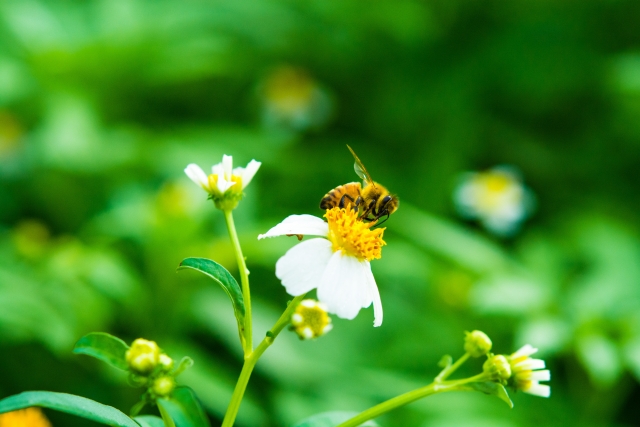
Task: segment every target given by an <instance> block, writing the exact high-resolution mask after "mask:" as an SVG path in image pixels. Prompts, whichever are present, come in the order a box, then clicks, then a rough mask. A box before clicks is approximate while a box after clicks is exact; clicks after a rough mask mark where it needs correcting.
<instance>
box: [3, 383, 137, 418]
mask: <svg viewBox="0 0 640 427" xmlns="http://www.w3.org/2000/svg"><path fill="white" fill-rule="evenodd" d="M30 406H41V407H43V408H49V409H54V410H56V411H61V412H66V413H68V414H72V415H76V416H78V417H81V418H86V419H88V420H91V421H95V422H98V423H100V424H106V425H110V426H118V427H138V425H137V424H136V423H135V422H134V421H133V420H132V419H131V418H129V417H127V416H126V415H125V414H123V413H122V412H120V411H119V410H117V409H116V408H113V407H111V406H107V405H103V404H102V403H98V402H95V401H93V400H91V399H87V398H85V397H81V396H74V395H72V394H66V393H54V392H51V391H27V392H24V393H20V394H17V395H15V396H11V397H7V398H6V399H2V400H0V413H4V412H9V411H15V410H16V409H24V408H28V407H30Z"/></svg>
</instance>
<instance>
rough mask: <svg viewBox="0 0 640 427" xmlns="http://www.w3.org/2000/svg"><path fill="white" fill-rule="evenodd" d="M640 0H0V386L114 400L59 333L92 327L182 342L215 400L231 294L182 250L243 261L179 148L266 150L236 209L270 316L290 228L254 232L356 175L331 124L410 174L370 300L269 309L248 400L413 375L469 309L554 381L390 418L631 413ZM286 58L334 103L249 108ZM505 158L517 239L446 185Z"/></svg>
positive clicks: (524, 420) (377, 390)
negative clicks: (279, 234)
mask: <svg viewBox="0 0 640 427" xmlns="http://www.w3.org/2000/svg"><path fill="white" fill-rule="evenodd" d="M639 7H640V6H639V5H638V2H635V1H630V0H620V1H607V0H588V1H582V2H575V1H569V0H557V1H553V2H536V1H522V2H496V1H493V2H474V1H469V0H450V1H417V0H399V1H398V0H379V1H376V2H365V1H360V0H356V1H349V2H344V1H342V2H341V1H315V2H314V1H310V2H309V1H308V2H292V1H290V0H220V1H204V2H189V3H188V4H185V3H183V2H176V1H171V0H161V1H154V0H128V1H100V0H98V1H92V2H69V1H60V0H48V1H44V0H30V1H18V2H0V22H2V25H0V205H1V207H0V350H1V351H2V354H3V359H2V364H0V378H2V381H0V397H5V396H9V395H13V394H16V393H20V392H22V391H24V390H28V389H33V388H36V387H37V388H41V389H48V390H59V391H69V392H71V391H73V392H77V391H78V390H82V391H86V395H91V396H100V399H99V400H100V401H103V402H108V403H109V404H110V405H113V406H115V407H117V408H120V409H123V408H126V409H128V408H130V407H131V406H132V405H133V403H134V402H135V401H136V400H137V399H138V397H139V396H138V394H136V393H138V391H139V390H134V389H130V388H128V387H127V386H126V380H125V379H124V378H121V377H118V375H120V374H121V373H120V372H117V371H116V370H113V369H104V370H98V371H97V372H95V371H94V370H93V368H92V369H83V368H82V366H83V363H84V362H85V360H83V358H78V357H69V349H70V348H72V347H73V345H74V343H75V342H76V341H77V340H78V338H79V337H81V336H84V335H86V334H87V333H88V332H90V331H95V330H103V331H111V332H113V333H117V334H118V335H119V336H122V337H123V338H125V339H126V340H129V339H133V338H136V337H146V338H148V339H154V340H156V341H157V342H159V343H163V348H164V345H165V344H164V343H166V349H171V354H189V355H191V356H192V357H194V360H196V365H195V366H194V367H193V368H192V369H191V370H189V371H187V372H185V373H183V376H181V377H180V379H181V381H182V380H183V379H184V381H183V383H184V384H186V385H189V386H190V387H192V388H193V389H194V390H195V391H196V393H197V394H198V396H199V397H200V399H201V400H202V402H203V406H204V408H205V410H206V411H207V414H208V415H209V416H210V417H211V419H212V421H213V423H214V424H216V423H217V424H219V423H220V421H221V419H222V416H223V413H224V409H225V407H226V405H227V404H228V401H229V398H230V395H231V393H232V391H233V386H234V383H235V379H236V378H237V374H238V373H239V371H240V364H239V360H240V358H241V355H240V354H239V348H238V345H237V333H236V332H235V328H236V327H237V324H238V321H237V320H236V319H234V310H232V307H230V306H229V303H228V299H227V296H225V295H223V294H222V293H221V292H219V290H218V289H215V288H214V289H210V287H211V285H212V283H211V282H210V281H208V280H205V279H203V278H200V277H198V276H197V275H195V274H194V275H191V274H184V275H183V274H180V275H176V274H173V271H174V267H175V266H176V265H177V264H178V262H179V261H180V260H182V259H185V258H187V257H191V256H197V257H206V258H212V259H215V260H216V262H217V263H218V264H219V265H221V266H223V267H224V268H225V269H227V270H228V271H229V272H230V273H231V274H232V275H234V276H235V277H239V275H238V274H237V269H236V266H235V265H236V263H235V259H234V257H233V252H232V248H231V245H230V244H229V240H228V236H227V233H226V231H225V229H224V226H223V219H222V217H221V215H220V213H219V212H216V211H215V209H214V208H213V206H212V202H211V201H208V200H207V199H206V194H205V193H204V192H203V191H202V189H201V188H198V187H197V186H195V185H194V184H193V183H192V182H190V181H189V180H188V178H186V177H185V176H184V173H183V169H184V168H185V167H186V165H187V164H189V163H191V162H195V163H197V164H199V165H200V166H201V167H202V168H204V169H205V170H209V169H210V167H211V165H212V164H214V163H216V162H218V161H220V158H221V155H222V154H232V155H233V156H234V161H236V160H237V162H238V163H237V164H246V163H247V162H248V161H249V160H251V159H252V158H255V159H256V160H259V161H262V162H263V165H262V167H261V170H260V171H259V172H258V174H257V175H256V177H255V178H254V180H253V181H252V183H251V186H250V187H248V188H247V189H246V190H245V193H246V195H245V197H244V198H243V200H242V202H241V203H240V205H239V207H238V209H237V210H236V211H235V212H234V215H235V218H236V225H237V229H238V231H239V233H240V241H241V243H242V246H243V250H244V252H245V255H246V257H247V265H248V268H249V270H250V271H251V275H250V277H251V281H252V284H253V287H252V291H253V293H252V297H253V298H252V299H253V311H254V315H255V324H254V330H255V333H256V335H255V336H256V337H260V339H261V338H262V337H263V336H264V331H265V330H266V329H267V328H268V327H270V326H271V325H272V324H273V322H274V321H275V319H277V318H278V316H279V314H280V313H281V309H280V308H281V307H282V306H283V304H284V301H286V299H287V298H289V297H288V296H287V295H286V293H285V292H284V290H283V289H282V286H281V285H280V284H279V282H278V280H277V278H276V277H275V276H274V265H275V262H276V261H277V259H278V258H279V257H280V256H281V255H282V254H283V253H284V252H285V251H286V250H287V249H288V248H290V247H291V246H292V245H293V244H294V243H295V242H294V240H295V238H291V239H285V238H282V239H270V240H268V241H266V240H265V241H257V239H256V237H257V235H258V234H260V233H264V232H265V231H266V230H268V229H269V228H270V227H272V226H273V225H274V224H276V223H278V222H280V221H281V220H282V219H283V218H284V217H286V216H287V215H290V214H294V213H295V214H301V213H307V214H315V215H318V216H319V215H321V214H322V212H321V211H320V210H319V209H318V208H317V206H318V203H319V201H320V198H321V197H322V196H323V195H324V194H325V193H326V192H327V191H329V190H330V189H332V188H335V187H336V186H337V185H340V184H344V183H347V182H351V181H354V180H356V179H357V176H356V175H355V173H354V172H353V168H352V166H353V159H352V158H351V155H350V154H349V152H348V150H347V149H346V144H349V145H350V146H351V147H353V148H354V150H355V151H356V152H357V153H358V155H359V157H360V158H361V159H362V161H363V162H364V164H365V165H366V167H367V170H368V171H369V172H371V174H372V176H373V178H374V179H375V180H376V181H379V182H380V183H382V184H384V185H385V186H386V187H387V188H388V189H389V190H390V191H392V192H393V193H395V194H397V195H398V197H399V199H400V206H399V209H398V211H397V212H396V213H394V214H393V215H392V216H391V218H390V219H389V220H388V221H387V222H386V223H385V224H384V226H385V227H386V231H385V236H384V238H385V241H386V242H387V246H385V247H384V248H383V252H382V253H383V257H382V259H381V260H379V261H376V262H374V263H372V267H373V272H374V275H375V278H376V282H377V284H378V286H379V288H380V293H381V298H382V303H383V307H384V314H385V321H384V325H383V326H382V327H381V328H378V329H375V330H374V329H372V328H371V309H363V310H362V312H361V313H360V315H359V316H358V317H357V318H356V319H354V320H353V321H350V322H347V321H343V320H340V319H336V318H334V320H333V321H334V329H333V331H332V332H331V334H329V335H327V336H326V337H324V338H322V339H321V340H318V341H314V342H303V343H300V342H298V341H297V339H296V338H295V337H292V336H288V335H287V332H286V331H285V332H283V334H281V336H280V337H279V338H278V342H277V343H276V345H274V346H272V348H270V349H269V351H268V352H267V353H265V356H264V358H263V359H261V360H260V363H258V365H257V366H256V371H255V372H254V375H253V377H252V380H251V381H252V384H255V387H256V389H255V390H254V391H253V392H250V393H248V395H247V396H246V399H245V401H244V402H243V404H242V408H241V410H240V413H239V416H238V420H237V423H236V424H237V426H238V427H276V426H283V425H292V424H294V423H295V422H296V421H297V420H301V419H304V418H306V417H309V416H310V415H312V414H317V413H321V412H324V411H328V410H332V409H348V410H354V409H364V408H367V407H370V406H372V405H374V404H376V403H379V402H380V401H382V400H385V399H387V398H389V397H391V396H393V395H397V394H399V393H403V392H406V391H407V390H411V389H413V388H416V387H420V386H423V385H424V384H427V383H429V382H430V381H431V380H432V379H433V377H434V376H435V375H437V372H438V370H439V369H438V368H437V366H436V362H437V361H438V360H439V358H440V357H441V356H442V354H445V353H448V354H451V355H452V356H453V357H454V358H457V357H459V356H460V354H461V352H462V349H461V346H460V343H461V340H462V334H461V331H464V330H471V329H473V328H480V329H482V330H483V331H485V332H487V334H488V335H489V336H490V337H491V339H492V340H493V341H494V344H495V347H496V348H500V349H501V350H502V351H505V352H506V351H508V349H511V350H515V349H517V348H518V347H519V346H521V345H523V344H525V343H527V342H528V343H531V344H532V345H534V346H535V347H539V348H540V353H539V354H540V355H541V356H540V357H541V358H544V359H545V360H546V361H547V363H548V365H549V367H550V368H551V369H552V370H553V372H554V377H553V381H552V387H553V394H552V396H553V397H552V398H551V399H549V400H543V399H537V400H534V398H533V397H530V396H527V395H525V394H523V393H517V394H515V395H512V396H511V397H512V398H513V401H514V402H515V404H516V408H517V410H514V411H508V410H505V409H506V408H505V407H504V405H501V404H500V405H499V404H498V403H497V402H494V401H495V399H486V398H485V397H484V396H481V395H479V393H467V394H458V393H451V394H443V395H441V396H436V397H434V398H433V401H431V400H430V399H431V398H430V399H427V400H425V401H424V402H417V403H415V404H412V405H411V406H409V407H407V408H406V409H402V410H399V411H396V412H395V413H393V414H392V416H389V417H386V418H382V419H381V420H380V423H381V424H384V425H385V426H389V427H399V426H402V427H404V426H416V427H434V426H458V425H475V426H486V425H492V426H522V427H533V426H539V425H548V426H551V427H555V426H563V427H564V426H569V427H576V426H580V427H601V426H611V425H616V426H621V427H628V426H635V425H640V420H639V419H638V414H637V411H636V410H635V409H634V408H635V406H634V405H635V402H636V401H637V394H638V387H639V386H638V383H639V381H640V315H639V313H640V286H639V283H640V274H639V273H638V268H639V266H640V249H639V248H640V227H639V224H640V199H639V198H638V197H637V193H638V182H640V169H639V168H638V165H637V163H638V158H640V120H639V119H638V118H639V117H640V84H639V81H640V77H639V76H640V61H639V59H638V58H640V36H639V34H640V33H639V32H638V31H637V20H638V19H637V16H638V15H639V13H640V9H639ZM283 63H286V64H289V65H294V66H299V67H301V68H303V69H304V70H306V71H307V72H308V73H309V75H310V76H311V77H313V78H314V79H315V81H316V82H318V84H319V86H320V87H321V88H322V89H323V90H324V91H325V93H326V94H327V97H328V98H330V99H331V102H332V104H333V108H332V111H331V118H330V120H329V121H328V122H326V124H325V125H322V126H316V127H315V128H307V129H301V128H299V127H298V128H296V127H294V126H290V125H288V124H287V123H284V124H283V123H275V125H274V124H273V123H272V122H270V121H268V120H266V119H265V111H266V109H265V99H264V96H263V94H264V91H263V88H264V82H265V77H266V76H268V75H269V73H270V71H271V70H272V69H274V68H277V67H279V66H281V65H282V64H283ZM499 164H509V165H513V166H515V167H517V168H518V169H519V170H520V172H521V174H522V177H523V180H524V182H525V183H526V184H527V185H528V186H529V187H530V188H531V189H532V190H533V192H534V193H535V194H536V199H537V210H536V212H535V213H534V214H533V216H532V217H531V219H530V220H529V221H527V222H526V223H524V224H523V227H522V230H521V233H519V234H517V235H515V236H513V237H511V238H508V239H499V238H496V237H494V236H492V235H490V234H489V233H487V232H486V231H485V230H484V229H482V228H481V227H480V226H478V224H476V223H475V222H465V221H463V220H461V219H460V218H458V216H457V215H456V212H455V210H454V208H453V204H452V192H453V190H454V187H455V184H456V182H457V180H458V179H459V177H460V174H461V173H462V172H464V171H472V170H483V169H486V168H489V167H492V166H495V165H499ZM213 286H215V285H213ZM471 362H473V361H470V365H471ZM556 372H557V373H558V374H557V375H556ZM54 373H55V374H54ZM94 374H95V375H94ZM83 394H84V393H83ZM462 409H464V410H462ZM56 415H57V414H55V413H53V414H52V416H51V417H52V418H53V419H52V421H54V425H68V426H69V427H76V426H82V425H84V423H85V420H80V419H63V420H60V422H57V423H56V421H58V420H57V419H55V418H54V417H55V416H56Z"/></svg>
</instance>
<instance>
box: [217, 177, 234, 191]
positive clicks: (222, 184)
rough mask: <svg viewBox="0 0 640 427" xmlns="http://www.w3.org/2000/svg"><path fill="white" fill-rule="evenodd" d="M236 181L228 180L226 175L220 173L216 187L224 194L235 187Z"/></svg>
mask: <svg viewBox="0 0 640 427" xmlns="http://www.w3.org/2000/svg"><path fill="white" fill-rule="evenodd" d="M233 184H235V182H233V181H227V180H226V179H225V178H224V176H222V175H218V182H217V183H216V187H218V191H220V192H221V193H223V194H224V192H225V191H227V190H228V189H230V188H231V187H233Z"/></svg>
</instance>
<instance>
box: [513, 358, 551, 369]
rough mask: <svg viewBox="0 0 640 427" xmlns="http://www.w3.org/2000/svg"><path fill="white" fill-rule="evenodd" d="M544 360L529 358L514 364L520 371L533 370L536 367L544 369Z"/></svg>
mask: <svg viewBox="0 0 640 427" xmlns="http://www.w3.org/2000/svg"><path fill="white" fill-rule="evenodd" d="M544 366H545V365H544V360H542V359H530V358H527V359H525V360H523V361H522V362H520V363H516V364H515V365H514V369H516V370H518V371H533V370H536V369H544Z"/></svg>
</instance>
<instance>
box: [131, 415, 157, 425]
mask: <svg viewBox="0 0 640 427" xmlns="http://www.w3.org/2000/svg"><path fill="white" fill-rule="evenodd" d="M134 420H135V422H137V423H138V424H140V426H141V427H164V421H162V418H160V417H156V416H155V415H140V416H138V417H135V418H134Z"/></svg>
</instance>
